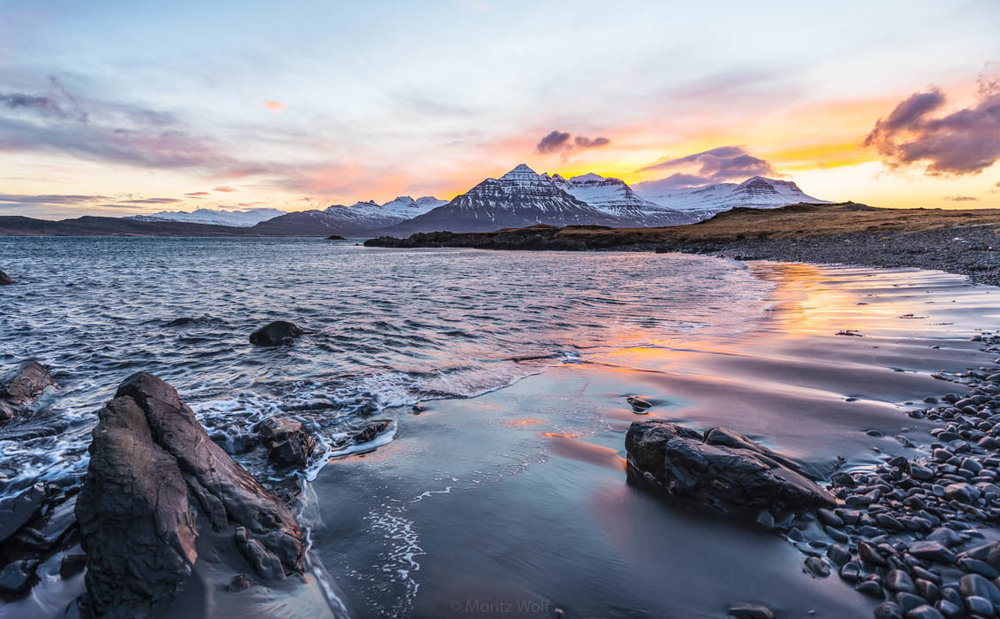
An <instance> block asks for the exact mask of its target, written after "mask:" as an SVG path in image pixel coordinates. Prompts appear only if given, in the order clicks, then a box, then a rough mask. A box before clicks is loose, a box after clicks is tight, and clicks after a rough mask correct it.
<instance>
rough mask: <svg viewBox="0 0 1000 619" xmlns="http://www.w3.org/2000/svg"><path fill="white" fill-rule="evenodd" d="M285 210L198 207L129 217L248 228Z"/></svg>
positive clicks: (279, 214)
mask: <svg viewBox="0 0 1000 619" xmlns="http://www.w3.org/2000/svg"><path fill="white" fill-rule="evenodd" d="M284 214H285V211H280V210H278V209H274V208H248V209H243V210H238V209H237V210H231V211H227V210H225V209H209V208H200V209H198V210H196V211H160V212H159V213H153V214H152V215H133V216H132V217H130V218H129V219H135V220H137V221H180V222H184V223H194V224H212V225H216V226H231V227H237V228H249V227H251V226H254V225H256V224H259V223H260V222H262V221H267V220H268V219H273V218H275V217H280V216H281V215H284Z"/></svg>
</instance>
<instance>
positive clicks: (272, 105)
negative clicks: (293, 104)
mask: <svg viewBox="0 0 1000 619" xmlns="http://www.w3.org/2000/svg"><path fill="white" fill-rule="evenodd" d="M262 103H263V105H264V107H266V108H267V109H269V110H271V111H272V112H276V113H277V112H283V111H285V109H287V108H288V106H287V105H285V104H284V103H282V102H281V101H263V102H262Z"/></svg>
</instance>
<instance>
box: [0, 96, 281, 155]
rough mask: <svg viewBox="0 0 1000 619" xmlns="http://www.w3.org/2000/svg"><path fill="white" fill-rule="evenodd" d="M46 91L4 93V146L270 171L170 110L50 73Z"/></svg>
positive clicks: (0, 118) (0, 101)
mask: <svg viewBox="0 0 1000 619" xmlns="http://www.w3.org/2000/svg"><path fill="white" fill-rule="evenodd" d="M47 90H48V91H47V92H44V93H23V92H0V151H9V152H59V153H63V154H68V155H71V156H74V157H79V158H81V159H89V160H95V161H104V162H111V163H122V164H128V165H134V166H138V167H145V168H201V169H205V170H210V171H212V172H215V173H218V174H251V173H255V172H259V171H264V170H266V166H263V165H261V164H259V163H255V162H247V161H241V160H238V159H236V158H234V157H232V156H230V155H228V154H226V153H225V152H224V151H223V149H222V148H221V147H220V146H219V145H217V144H215V143H214V142H213V141H212V140H210V139H208V138H205V137H199V136H196V135H195V134H194V133H193V132H192V131H191V130H190V129H189V128H188V127H187V126H186V125H185V124H184V123H182V122H181V121H180V120H179V119H178V118H177V117H176V116H174V115H173V114H171V113H169V112H162V111H158V110H152V109H147V108H144V107H141V106H135V105H129V104H123V103H119V102H114V101H106V100H102V99H97V98H90V97H83V96H80V95H77V94H74V93H72V92H70V91H69V90H68V89H67V88H66V87H64V86H63V84H62V83H61V82H60V81H59V80H57V79H55V78H49V87H48V89H47Z"/></svg>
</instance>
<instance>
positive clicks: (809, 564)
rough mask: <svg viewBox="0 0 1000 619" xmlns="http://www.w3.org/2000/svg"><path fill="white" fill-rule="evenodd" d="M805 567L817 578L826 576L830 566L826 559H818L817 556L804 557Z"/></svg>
mask: <svg viewBox="0 0 1000 619" xmlns="http://www.w3.org/2000/svg"><path fill="white" fill-rule="evenodd" d="M806 568H807V569H808V570H809V572H810V573H812V574H813V575H814V576H818V577H819V578H826V577H827V576H829V575H830V566H829V565H827V564H826V561H824V560H823V559H820V558H819V557H809V558H807V559H806Z"/></svg>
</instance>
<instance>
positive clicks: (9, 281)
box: [0, 271, 14, 286]
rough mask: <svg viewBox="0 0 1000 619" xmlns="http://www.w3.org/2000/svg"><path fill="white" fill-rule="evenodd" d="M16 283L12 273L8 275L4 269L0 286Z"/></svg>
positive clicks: (0, 276) (1, 272)
mask: <svg viewBox="0 0 1000 619" xmlns="http://www.w3.org/2000/svg"><path fill="white" fill-rule="evenodd" d="M13 283H14V280H13V279H12V278H11V276H10V275H7V274H6V273H4V272H3V271H0V286H10V285H11V284H13Z"/></svg>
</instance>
